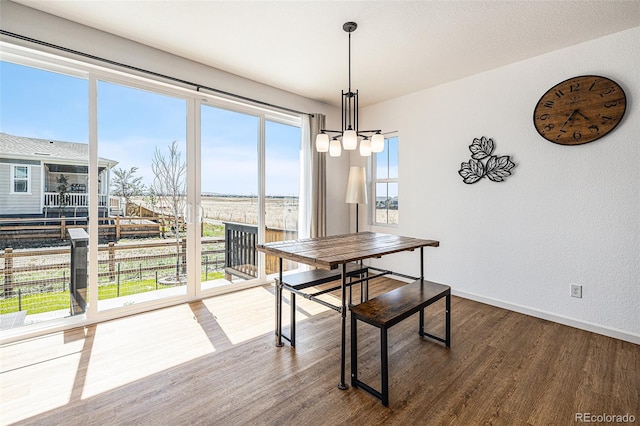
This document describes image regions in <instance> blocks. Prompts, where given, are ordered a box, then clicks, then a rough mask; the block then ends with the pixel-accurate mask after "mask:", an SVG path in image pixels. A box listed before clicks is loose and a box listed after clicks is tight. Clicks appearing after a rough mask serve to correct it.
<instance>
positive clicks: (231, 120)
mask: <svg viewBox="0 0 640 426" xmlns="http://www.w3.org/2000/svg"><path fill="white" fill-rule="evenodd" d="M87 87H88V83H87V81H86V80H84V79H81V78H77V77H71V76H67V75H62V74H57V73H52V72H47V71H42V70H38V69H34V68H29V67H24V66H21V65H15V64H12V63H7V62H0V131H1V132H4V133H9V134H13V135H17V136H27V137H35V138H46V139H54V140H61V141H67V142H79V143H87V142H88V139H89V138H88V132H89V130H88V129H89V126H88V89H87ZM201 114H202V119H201V121H202V133H201V139H202V147H201V165H202V191H203V192H217V193H224V194H241V195H256V194H257V192H258V187H257V179H258V175H257V158H258V154H257V137H258V125H259V121H258V118H257V117H254V116H249V115H246V114H241V113H237V112H233V111H227V110H223V109H220V108H214V107H211V106H203V107H202V111H201ZM186 120H187V118H186V101H185V100H184V99H179V98H173V97H169V96H164V95H160V94H157V93H152V92H146V91H142V90H138V89H133V88H130V87H124V86H120V85H117V84H113V83H109V82H99V84H98V141H99V142H98V150H99V155H100V156H101V157H105V158H109V159H112V160H116V161H118V162H119V164H118V166H117V167H120V168H124V169H129V168H131V167H132V166H137V167H138V169H139V170H138V174H137V175H138V176H142V177H143V181H144V182H145V183H146V184H149V183H150V182H151V181H152V179H153V174H152V172H151V159H152V158H153V154H154V151H155V149H156V148H158V149H160V151H161V152H162V153H163V154H164V155H165V156H166V155H167V152H168V146H169V145H170V144H171V142H172V141H174V140H175V141H177V142H178V145H179V146H180V148H181V150H182V159H183V160H184V159H185V158H186V155H185V152H184V151H185V146H186V142H185V141H186ZM299 147H300V129H299V128H297V127H293V126H288V125H283V124H279V123H273V122H267V123H266V163H267V170H266V173H267V181H266V188H267V189H266V193H267V195H297V194H298V191H299V188H298V173H299V163H298V161H299V160H298V156H299ZM187 167H188V168H190V167H191V165H187Z"/></svg>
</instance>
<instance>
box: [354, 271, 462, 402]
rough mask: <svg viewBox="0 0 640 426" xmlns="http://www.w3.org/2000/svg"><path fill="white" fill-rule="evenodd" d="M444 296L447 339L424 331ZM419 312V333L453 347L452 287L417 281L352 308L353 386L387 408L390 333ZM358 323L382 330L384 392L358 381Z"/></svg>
mask: <svg viewBox="0 0 640 426" xmlns="http://www.w3.org/2000/svg"><path fill="white" fill-rule="evenodd" d="M443 297H444V298H445V304H446V306H445V337H444V338H442V337H438V336H434V335H432V334H429V333H426V332H425V331H424V309H425V308H426V307H427V306H429V305H431V304H432V303H434V302H436V301H437V300H440V299H442V298H443ZM416 312H419V313H420V318H419V330H418V334H419V335H420V336H421V337H429V338H431V339H435V340H437V341H440V342H442V343H444V344H445V345H446V346H447V347H451V331H450V328H451V287H449V286H447V285H443V284H438V283H433V282H430V281H426V280H416V281H414V282H412V283H410V284H407V285H404V286H402V287H398V288H396V289H394V290H391V291H389V292H387V293H384V294H382V295H380V296H377V297H375V298H373V299H370V300H368V301H366V302H363V303H361V304H359V305H356V306H352V307H351V385H352V386H353V387H354V388H357V387H361V388H362V389H364V390H366V391H367V392H369V393H370V394H372V395H374V396H375V397H377V398H379V399H380V400H381V401H382V404H383V405H384V406H388V405H389V367H388V347H387V330H388V329H389V328H390V327H392V326H394V325H396V324H398V323H399V322H401V321H402V320H404V319H406V318H408V317H410V316H411V315H413V314H415V313H416ZM358 320H360V321H363V322H366V323H368V324H371V325H373V326H374V327H378V328H379V329H380V364H381V365H380V368H381V381H382V389H381V391H378V390H376V389H374V388H372V387H371V386H369V385H367V384H366V383H363V382H362V381H360V380H358V336H357V321H358Z"/></svg>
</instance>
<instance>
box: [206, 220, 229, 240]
mask: <svg viewBox="0 0 640 426" xmlns="http://www.w3.org/2000/svg"><path fill="white" fill-rule="evenodd" d="M203 227H204V228H203V231H202V233H203V234H204V235H203V237H224V225H214V224H213V223H206V222H205V223H204V224H203Z"/></svg>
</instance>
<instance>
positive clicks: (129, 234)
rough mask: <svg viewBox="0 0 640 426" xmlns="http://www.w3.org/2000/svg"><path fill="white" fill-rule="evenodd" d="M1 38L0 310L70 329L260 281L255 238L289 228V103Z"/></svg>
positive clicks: (294, 180)
mask: <svg viewBox="0 0 640 426" xmlns="http://www.w3.org/2000/svg"><path fill="white" fill-rule="evenodd" d="M1 47H2V54H3V60H2V61H0V73H2V79H0V80H1V81H0V83H1V85H0V89H1V92H2V96H0V106H1V108H0V124H1V127H0V138H2V140H1V142H5V141H9V143H0V269H3V268H4V269H5V270H6V269H7V267H6V266H5V265H12V268H9V269H12V273H11V274H7V273H5V274H0V314H8V313H16V314H18V317H19V318H22V319H23V323H24V324H35V323H37V322H41V321H45V320H46V321H48V320H49V319H51V318H58V319H59V318H63V317H69V316H70V315H71V316H76V319H74V320H73V321H74V324H76V325H77V324H79V321H80V320H83V317H81V316H79V315H82V314H85V315H86V318H87V319H88V320H92V321H93V320H95V319H96V318H101V317H103V318H106V317H114V316H119V315H120V313H119V312H125V313H132V312H138V311H141V310H144V309H147V308H148V307H154V308H155V307H158V306H163V305H169V304H175V303H180V302H184V301H186V300H194V299H195V298H199V297H201V296H204V295H209V294H213V292H215V291H218V290H223V289H218V287H228V286H229V284H236V283H238V284H239V285H240V286H244V287H247V286H253V285H261V284H263V283H264V279H263V278H264V277H265V275H266V274H269V273H271V272H273V270H272V268H271V269H270V267H269V265H267V263H268V262H269V259H266V261H263V260H261V259H262V258H261V257H260V256H258V255H257V253H256V250H255V244H256V243H257V242H259V241H269V240H273V239H288V238H296V237H297V230H298V226H299V223H298V217H299V212H298V210H299V206H298V197H299V195H300V194H299V187H300V173H301V172H302V168H303V167H302V166H301V162H300V147H301V144H300V138H301V133H302V132H301V130H300V128H301V118H300V117H299V116H298V115H296V114H288V113H282V112H279V111H273V110H267V109H265V108H257V107H254V106H251V105H240V104H239V102H229V101H228V100H225V99H220V98H217V97H215V96H213V95H207V94H205V93H202V92H197V91H196V90H189V89H185V88H183V87H171V86H170V85H168V84H166V83H162V84H158V83H157V82H155V81H153V80H149V79H144V78H140V77H134V76H125V75H123V74H122V73H121V72H118V73H113V72H112V71H110V70H108V69H105V68H101V67H96V66H93V65H88V64H87V65H84V64H80V63H78V62H68V61H66V60H65V59H63V58H54V59H52V58H51V56H50V55H47V56H43V55H40V54H39V53H38V52H35V51H31V50H28V49H23V48H19V47H7V46H5V45H2V46H1ZM33 99H38V102H35V103H34V102H33ZM26 147H28V149H26ZM25 152H26V153H27V154H25ZM23 154H24V156H23ZM16 222H20V226H21V227H24V229H27V227H28V229H29V230H31V229H33V231H32V232H29V233H26V232H25V233H24V235H21V236H20V237H21V239H20V240H19V239H17V238H15V232H13V233H11V232H10V233H6V232H5V231H6V230H7V228H8V227H10V226H11V227H13V226H15V223H16ZM70 230H71V231H80V230H84V231H86V232H87V234H88V243H87V244H88V248H87V252H85V253H79V254H78V255H77V258H73V259H74V261H71V254H70V251H68V250H67V249H66V248H62V247H65V246H66V247H69V246H70V240H69V238H70V235H71V234H77V233H78V232H69V231H70ZM36 231H38V232H36ZM3 232H4V233H3ZM45 232H46V235H47V237H46V238H44V237H42V238H41V240H39V241H37V242H33V241H29V240H28V238H27V237H29V238H31V236H32V235H44V234H45ZM87 234H83V235H81V238H86V235H87ZM7 235H8V236H9V237H7ZM229 236H231V237H229ZM84 241H87V239H85V240H84ZM18 243H20V244H18ZM36 243H37V244H38V245H39V248H38V250H34V249H33V248H32V247H33V245H35V244H36ZM85 256H86V257H87V259H88V260H87V262H86V263H85V262H84V258H85ZM34 258H37V259H38V261H37V262H36V261H33V259H34ZM48 258H51V262H50V263H46V262H44V261H43V259H48ZM23 260H24V261H23ZM45 263H46V264H45ZM30 265H33V267H31V266H30ZM27 266H29V267H28V268H27ZM286 266H287V267H288V268H293V267H295V264H290V265H289V264H288V265H286ZM72 268H75V269H74V271H75V273H72ZM22 271H24V272H22ZM199 272H200V273H199ZM265 272H266V274H265ZM72 276H73V277H76V278H77V277H86V280H84V282H83V283H81V285H75V284H74V286H73V287H72V286H71V281H70V280H71V277H72ZM81 286H82V287H81ZM236 287H237V286H236ZM70 288H73V289H74V290H73V293H72V292H71V291H70ZM77 288H81V289H82V290H83V291H84V293H83V294H84V296H86V298H84V299H85V300H84V301H88V302H89V303H88V304H84V305H83V306H81V308H77V306H76V305H78V304H77V303H76V302H77V300H78V298H77V297H76V293H78V292H77V291H76V289H77ZM205 292H207V294H205ZM84 296H83V297H84ZM96 302H97V303H96ZM74 303H76V304H74ZM141 305H144V306H141ZM69 306H72V309H71V310H70V309H69ZM85 307H86V310H85V309H84V308H85ZM71 311H73V312H71Z"/></svg>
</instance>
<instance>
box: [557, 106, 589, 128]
mask: <svg viewBox="0 0 640 426" xmlns="http://www.w3.org/2000/svg"><path fill="white" fill-rule="evenodd" d="M576 112H578V110H577V109H574V110H573V112H572V113H571V114H569V118H567V121H565V122H564V124H563V125H562V127H560V129H563V128H564V126H566V125H567V123H568V122H569V121H571V120H573V116H574V114H575V113H576ZM581 115H582V114H581ZM583 117H584V116H583Z"/></svg>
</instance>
